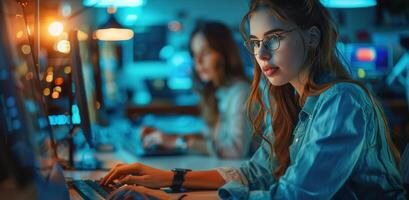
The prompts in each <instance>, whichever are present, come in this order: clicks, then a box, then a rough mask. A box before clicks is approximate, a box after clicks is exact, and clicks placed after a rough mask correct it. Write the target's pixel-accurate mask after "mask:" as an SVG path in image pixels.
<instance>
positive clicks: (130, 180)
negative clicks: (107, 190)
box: [119, 175, 149, 186]
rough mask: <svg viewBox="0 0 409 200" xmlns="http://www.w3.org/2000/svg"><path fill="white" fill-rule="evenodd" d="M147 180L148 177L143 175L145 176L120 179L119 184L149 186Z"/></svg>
mask: <svg viewBox="0 0 409 200" xmlns="http://www.w3.org/2000/svg"><path fill="white" fill-rule="evenodd" d="M146 178H147V175H143V176H132V175H128V176H125V177H124V178H122V179H120V180H119V183H121V184H135V185H143V186H149V183H147V179H146Z"/></svg>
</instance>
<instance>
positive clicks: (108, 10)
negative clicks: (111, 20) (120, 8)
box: [107, 7, 116, 14]
mask: <svg viewBox="0 0 409 200" xmlns="http://www.w3.org/2000/svg"><path fill="white" fill-rule="evenodd" d="M107 12H108V13H109V14H115V13H116V8H115V7H109V8H108V9H107Z"/></svg>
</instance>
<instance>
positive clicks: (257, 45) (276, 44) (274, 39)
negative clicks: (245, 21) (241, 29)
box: [244, 28, 296, 55]
mask: <svg viewBox="0 0 409 200" xmlns="http://www.w3.org/2000/svg"><path fill="white" fill-rule="evenodd" d="M295 29H296V28H293V29H290V30H288V31H282V32H280V33H274V34H271V35H270V36H267V37H265V38H264V39H262V40H256V39H248V40H246V41H245V42H244V46H246V48H247V50H248V51H249V52H250V53H251V54H254V55H256V54H257V53H258V52H259V51H260V49H261V44H263V46H264V47H265V48H266V49H268V50H270V51H271V52H273V51H275V50H277V49H278V48H280V41H281V39H282V38H281V37H282V35H283V34H285V33H290V32H292V31H294V30H295Z"/></svg>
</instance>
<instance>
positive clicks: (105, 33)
mask: <svg viewBox="0 0 409 200" xmlns="http://www.w3.org/2000/svg"><path fill="white" fill-rule="evenodd" d="M95 34H96V37H97V39H98V40H103V41H122V40H129V39H132V38H133V35H134V33H133V31H132V30H131V29H122V28H107V29H99V30H97V31H96V33H95Z"/></svg>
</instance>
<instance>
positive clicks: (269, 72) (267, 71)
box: [262, 65, 278, 76]
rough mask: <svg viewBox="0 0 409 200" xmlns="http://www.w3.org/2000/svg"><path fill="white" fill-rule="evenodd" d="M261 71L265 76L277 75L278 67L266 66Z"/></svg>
mask: <svg viewBox="0 0 409 200" xmlns="http://www.w3.org/2000/svg"><path fill="white" fill-rule="evenodd" d="M262 70H263V72H264V74H265V75H266V76H273V75H274V74H275V73H277V71H278V67H273V66H271V65H267V66H264V67H263V69H262Z"/></svg>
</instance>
